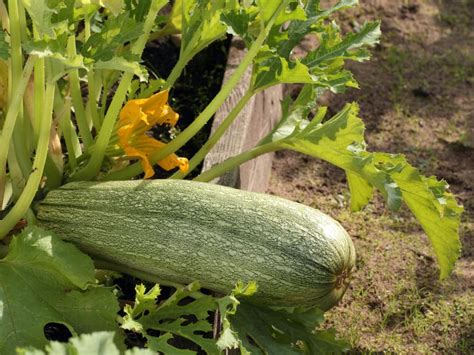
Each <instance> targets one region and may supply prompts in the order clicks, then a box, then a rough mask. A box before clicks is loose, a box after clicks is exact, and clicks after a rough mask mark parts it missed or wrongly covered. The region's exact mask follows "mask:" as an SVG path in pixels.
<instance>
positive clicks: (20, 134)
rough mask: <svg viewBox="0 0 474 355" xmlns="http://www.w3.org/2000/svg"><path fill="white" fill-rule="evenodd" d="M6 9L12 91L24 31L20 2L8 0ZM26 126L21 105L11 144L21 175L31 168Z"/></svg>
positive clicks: (20, 62)
mask: <svg viewBox="0 0 474 355" xmlns="http://www.w3.org/2000/svg"><path fill="white" fill-rule="evenodd" d="M8 11H9V15H10V64H9V66H10V77H9V80H8V84H9V87H10V90H9V92H10V93H13V92H15V91H16V88H17V87H18V85H19V83H18V79H19V78H20V77H21V73H22V69H23V53H22V49H21V43H22V41H21V40H22V38H21V37H22V34H24V33H25V31H24V30H23V29H22V14H23V15H24V9H23V6H22V4H21V2H18V1H16V0H10V1H8ZM12 100H13V97H11V96H10V97H9V101H10V102H11V101H12ZM26 127H27V125H26V120H25V119H24V117H23V107H20V109H19V111H18V117H17V119H16V122H15V128H14V130H13V145H14V147H15V154H16V155H17V161H18V165H19V166H20V170H21V173H22V175H23V177H26V176H28V174H29V171H30V169H31V162H30V156H29V153H28V145H27V144H28V139H26V137H27V134H28V133H29V132H28V130H27V129H26Z"/></svg>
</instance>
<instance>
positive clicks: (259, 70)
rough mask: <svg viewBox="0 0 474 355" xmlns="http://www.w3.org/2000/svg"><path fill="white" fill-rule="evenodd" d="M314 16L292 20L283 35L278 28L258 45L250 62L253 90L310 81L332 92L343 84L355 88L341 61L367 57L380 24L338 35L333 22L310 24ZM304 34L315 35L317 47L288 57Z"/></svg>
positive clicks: (369, 24)
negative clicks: (305, 19)
mask: <svg viewBox="0 0 474 355" xmlns="http://www.w3.org/2000/svg"><path fill="white" fill-rule="evenodd" d="M318 19H319V17H315V18H313V19H311V18H310V19H308V20H307V21H292V22H291V23H290V25H289V27H288V30H286V31H284V32H283V34H282V33H280V31H279V32H278V35H277V36H276V37H275V36H274V37H272V38H271V40H269V41H268V43H267V45H266V46H264V47H262V49H261V51H260V53H259V55H258V56H257V58H256V59H255V63H254V70H253V77H252V82H253V88H254V89H255V90H263V89H265V88H267V87H270V86H273V85H276V84H279V83H303V84H306V83H307V84H314V85H318V86H320V87H325V88H328V89H330V90H332V91H333V92H341V91H343V90H344V88H345V87H357V82H356V81H355V80H354V79H353V77H352V74H351V73H350V72H348V71H346V70H344V61H345V60H355V61H364V60H367V59H369V57H370V55H369V52H368V51H367V47H370V46H373V45H374V44H375V43H377V42H378V39H379V37H380V23H378V22H369V23H366V24H365V25H364V26H363V27H362V28H361V30H360V31H359V32H356V33H350V34H348V35H346V36H345V37H342V36H341V34H340V29H339V28H338V27H337V26H336V25H335V24H334V23H331V24H328V25H325V24H322V23H318V25H313V21H316V22H317V21H318ZM308 33H315V34H317V35H318V36H319V40H320V44H319V46H318V48H316V49H315V50H313V51H312V52H310V53H308V54H307V55H306V56H305V57H304V58H303V59H301V61H298V60H295V59H291V58H290V54H291V51H292V49H293V47H294V46H295V45H296V44H298V43H299V41H300V40H301V38H302V37H303V36H304V35H306V34H308Z"/></svg>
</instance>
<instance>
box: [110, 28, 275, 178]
mask: <svg viewBox="0 0 474 355" xmlns="http://www.w3.org/2000/svg"><path fill="white" fill-rule="evenodd" d="M266 34H267V33H266V31H265V30H262V31H261V33H260V35H259V36H258V38H257V40H256V41H255V42H254V43H253V45H252V46H251V48H250V50H249V51H248V53H247V54H246V56H245V57H244V59H243V60H242V62H241V63H240V64H239V66H238V67H237V69H236V70H235V72H234V73H233V74H232V76H231V77H230V79H229V80H228V81H227V83H225V84H224V86H223V87H222V89H221V91H219V93H218V94H217V96H216V97H215V98H214V99H213V100H212V101H211V102H210V103H209V105H208V106H207V107H206V108H205V109H204V111H202V112H201V114H200V115H199V116H198V117H197V118H196V119H195V120H194V121H193V123H191V124H190V125H189V126H188V127H187V128H186V129H185V130H184V131H183V132H181V134H179V135H178V136H177V137H176V138H175V139H173V140H172V141H171V142H170V143H168V144H167V145H166V146H164V147H163V148H162V149H161V150H159V151H158V152H156V153H155V154H153V155H152V156H151V157H150V161H151V163H152V164H154V163H156V162H157V161H160V160H162V159H164V158H166V157H167V156H168V155H170V154H173V153H174V152H176V151H177V150H178V149H179V148H181V147H182V146H183V145H185V144H186V143H187V142H188V141H189V140H190V139H191V138H192V137H194V136H195V135H196V133H197V132H199V130H200V129H201V128H202V127H204V125H205V124H206V123H207V122H208V121H209V120H210V119H211V117H212V115H214V113H215V112H216V111H217V110H218V108H219V107H220V106H221V105H222V104H223V103H224V101H225V100H226V98H227V97H228V96H229V94H230V92H231V91H232V89H233V88H234V87H235V85H237V83H238V82H239V81H240V78H241V77H242V75H243V74H244V72H245V70H247V67H248V66H249V65H251V64H252V61H253V59H254V58H255V56H256V55H257V53H258V51H259V50H260V47H261V45H262V44H263V42H264V41H265V38H266ZM142 171H143V169H142V166H141V164H140V163H135V164H132V165H130V166H128V167H126V168H125V169H122V170H119V171H117V172H114V173H111V174H109V175H108V176H107V177H106V180H128V179H131V178H132V177H134V176H136V175H138V174H140V173H141V172H142Z"/></svg>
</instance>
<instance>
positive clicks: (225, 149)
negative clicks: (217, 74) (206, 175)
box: [203, 38, 282, 192]
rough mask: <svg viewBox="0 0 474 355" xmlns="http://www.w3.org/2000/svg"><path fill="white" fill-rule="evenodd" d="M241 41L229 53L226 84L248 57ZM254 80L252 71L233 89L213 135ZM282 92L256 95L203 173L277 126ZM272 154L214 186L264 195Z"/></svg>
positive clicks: (277, 89)
mask: <svg viewBox="0 0 474 355" xmlns="http://www.w3.org/2000/svg"><path fill="white" fill-rule="evenodd" d="M243 48H244V46H243V43H242V40H241V39H237V38H235V39H233V40H232V43H231V48H230V51H229V58H228V62H227V69H226V72H225V74H224V82H226V81H227V80H228V78H229V77H230V76H231V75H232V73H233V72H234V70H235V68H236V67H237V66H238V65H239V63H240V62H241V60H242V58H243V57H244V56H245V53H246V51H245V49H243ZM250 78H251V68H248V70H247V71H246V72H245V74H244V75H243V77H242V78H241V80H240V83H239V84H238V85H237V86H236V87H235V88H234V90H233V91H232V93H231V95H230V96H229V97H228V98H227V100H226V101H225V102H224V104H223V105H222V106H221V108H220V109H219V110H218V111H217V112H216V114H215V116H214V122H213V126H212V131H211V132H212V133H213V132H214V131H215V130H216V129H217V127H218V126H219V125H220V124H221V122H222V121H223V120H224V119H225V118H226V117H227V115H228V114H229V112H230V111H231V110H232V108H233V107H234V106H235V105H236V104H237V102H238V101H239V100H240V99H241V98H242V97H243V96H244V95H245V93H246V91H247V90H248V87H249V84H250ZM281 99H282V88H281V86H276V87H273V88H270V89H268V90H265V91H264V92H261V93H259V94H257V95H255V96H254V97H253V98H252V99H250V101H249V102H248V104H247V105H246V106H245V107H244V109H243V110H242V111H241V112H240V114H239V116H238V117H237V118H236V120H235V121H234V123H233V124H232V126H231V127H230V128H229V129H228V130H227V132H226V133H225V134H224V136H223V137H222V139H221V140H220V141H219V142H218V143H217V144H216V145H215V146H214V148H213V149H212V150H211V151H210V152H209V154H208V155H207V156H206V159H205V160H204V166H203V171H205V170H209V169H210V168H211V167H212V166H214V165H216V164H218V163H220V162H222V161H224V160H226V159H227V158H230V157H233V156H235V155H237V154H239V153H241V152H243V151H244V150H247V149H249V148H251V147H253V146H255V144H256V143H257V142H258V141H259V140H260V139H261V138H263V137H264V136H265V135H266V134H267V133H269V132H270V131H271V129H272V128H273V127H274V126H275V124H276V122H277V121H278V120H279V118H280V117H281V109H280V100H281ZM272 158H273V154H266V155H264V156H260V157H258V158H256V159H254V160H252V161H250V162H247V163H245V164H243V165H242V166H241V167H240V168H237V169H235V170H233V171H231V172H229V173H227V174H225V175H223V176H221V177H220V178H218V179H216V180H215V181H214V182H215V183H218V184H220V185H226V186H232V187H237V188H240V189H242V190H249V191H255V192H265V190H266V189H267V186H268V180H269V178H270V172H271V167H272Z"/></svg>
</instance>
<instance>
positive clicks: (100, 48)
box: [81, 12, 143, 62]
mask: <svg viewBox="0 0 474 355" xmlns="http://www.w3.org/2000/svg"><path fill="white" fill-rule="evenodd" d="M142 33H143V23H141V22H136V21H135V20H134V19H133V18H132V17H131V16H130V14H129V13H127V12H124V13H121V14H120V15H118V16H117V17H113V16H111V17H108V18H107V20H106V21H105V23H104V26H103V27H102V28H101V30H100V31H99V32H96V33H93V34H92V35H91V36H90V37H89V39H88V40H87V41H86V43H84V45H83V47H82V49H81V54H82V55H83V56H84V57H88V58H92V59H94V60H95V61H99V60H101V61H104V62H106V61H109V60H112V58H114V57H116V56H117V53H118V52H117V51H118V49H121V48H123V45H124V44H126V43H128V42H132V41H133V40H135V39H137V38H138V37H139V36H140V35H141V34H142Z"/></svg>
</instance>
